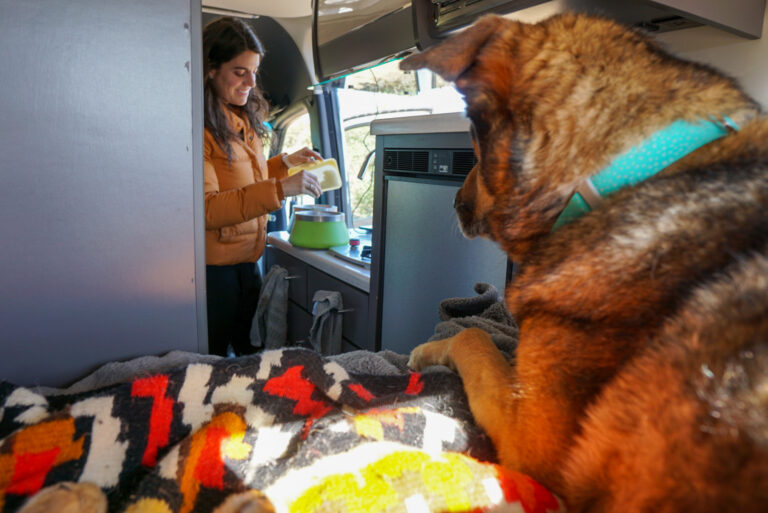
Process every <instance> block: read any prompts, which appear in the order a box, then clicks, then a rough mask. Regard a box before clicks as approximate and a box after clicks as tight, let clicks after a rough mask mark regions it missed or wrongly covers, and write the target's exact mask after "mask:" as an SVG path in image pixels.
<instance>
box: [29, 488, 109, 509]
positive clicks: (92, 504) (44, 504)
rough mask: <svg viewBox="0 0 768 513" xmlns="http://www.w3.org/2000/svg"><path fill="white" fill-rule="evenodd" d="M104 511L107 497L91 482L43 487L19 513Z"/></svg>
mask: <svg viewBox="0 0 768 513" xmlns="http://www.w3.org/2000/svg"><path fill="white" fill-rule="evenodd" d="M52 511H55V512H57V513H106V511H107V497H106V496H105V495H104V492H102V491H101V488H99V487H98V486H96V485H94V484H91V483H58V484H55V485H51V486H49V487H47V488H43V489H42V490H40V491H39V492H37V493H36V494H35V495H34V496H33V497H32V498H31V499H29V500H28V501H27V502H26V503H25V504H24V507H22V508H21V509H20V510H19V513H46V512H52Z"/></svg>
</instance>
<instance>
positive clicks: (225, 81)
mask: <svg viewBox="0 0 768 513" xmlns="http://www.w3.org/2000/svg"><path fill="white" fill-rule="evenodd" d="M260 64H261V55H259V54H258V53H256V52H252V51H250V50H246V51H244V52H243V53H241V54H240V55H238V56H237V57H235V58H234V59H232V60H230V61H227V62H225V63H224V64H222V65H221V66H220V67H219V68H217V69H213V70H211V71H210V72H209V73H208V75H209V76H210V77H211V78H212V79H213V87H214V89H215V90H216V94H218V95H219V98H221V99H222V100H223V101H225V102H227V103H229V104H230V105H240V106H242V105H245V103H246V102H247V101H248V94H249V93H250V92H251V89H252V88H253V87H254V86H255V85H256V72H257V71H259V65H260Z"/></svg>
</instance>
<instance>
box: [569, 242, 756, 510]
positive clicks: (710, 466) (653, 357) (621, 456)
mask: <svg viewBox="0 0 768 513" xmlns="http://www.w3.org/2000/svg"><path fill="white" fill-rule="evenodd" d="M766 254H768V246H764V248H763V250H762V251H760V252H759V253H757V252H753V253H748V254H745V255H742V256H741V257H739V258H737V259H735V261H734V262H733V263H732V264H731V265H729V266H728V267H727V268H726V269H724V270H719V271H717V272H715V273H713V276H712V279H711V280H709V281H708V282H706V283H705V284H703V285H701V286H699V287H697V288H696V289H695V290H694V292H693V293H692V295H691V297H690V298H689V299H688V300H687V301H686V302H685V304H684V305H683V306H682V307H681V308H680V310H679V311H678V313H677V315H676V316H675V317H674V318H672V319H670V320H669V321H668V322H667V323H666V324H665V325H664V327H663V330H662V331H661V333H660V335H659V336H658V337H656V339H655V340H654V341H653V343H652V345H651V347H650V348H648V349H647V350H646V351H645V352H644V353H642V354H640V355H639V356H638V357H637V358H635V359H634V360H633V361H631V362H630V363H629V364H628V365H627V366H626V367H625V368H624V369H623V370H622V371H621V372H620V373H619V374H618V375H617V376H616V378H615V379H614V381H613V382H612V383H611V385H610V386H608V387H606V388H605V389H604V391H603V393H602V395H601V396H600V397H599V398H598V400H597V401H596V403H595V404H594V406H593V407H592V408H591V409H590V410H589V411H588V414H587V418H586V420H585V421H584V422H583V423H582V433H581V435H580V436H579V437H578V439H577V442H576V444H575V446H574V448H573V449H572V450H571V453H570V457H569V460H568V463H567V467H566V471H565V479H564V481H565V483H566V484H567V490H566V493H565V494H566V496H567V497H568V498H569V500H570V502H571V504H572V505H573V506H574V509H575V511H585V510H586V511H615V512H619V511H654V512H658V513H662V512H682V511H696V512H712V513H715V512H718V513H719V512H724V511H734V512H754V513H757V512H759V511H766V504H768V343H767V341H768V258H766V256H765V255H766Z"/></svg>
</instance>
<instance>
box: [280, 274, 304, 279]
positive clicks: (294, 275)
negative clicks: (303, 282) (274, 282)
mask: <svg viewBox="0 0 768 513" xmlns="http://www.w3.org/2000/svg"><path fill="white" fill-rule="evenodd" d="M296 278H301V276H299V275H298V274H291V275H290V276H286V277H285V278H283V279H284V280H295V279H296Z"/></svg>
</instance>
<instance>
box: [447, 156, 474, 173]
mask: <svg viewBox="0 0 768 513" xmlns="http://www.w3.org/2000/svg"><path fill="white" fill-rule="evenodd" d="M476 163H477V158H476V157H475V152H473V151H454V152H453V171H452V174H454V175H468V174H469V172H470V171H472V168H473V167H474V166H475V164H476Z"/></svg>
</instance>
